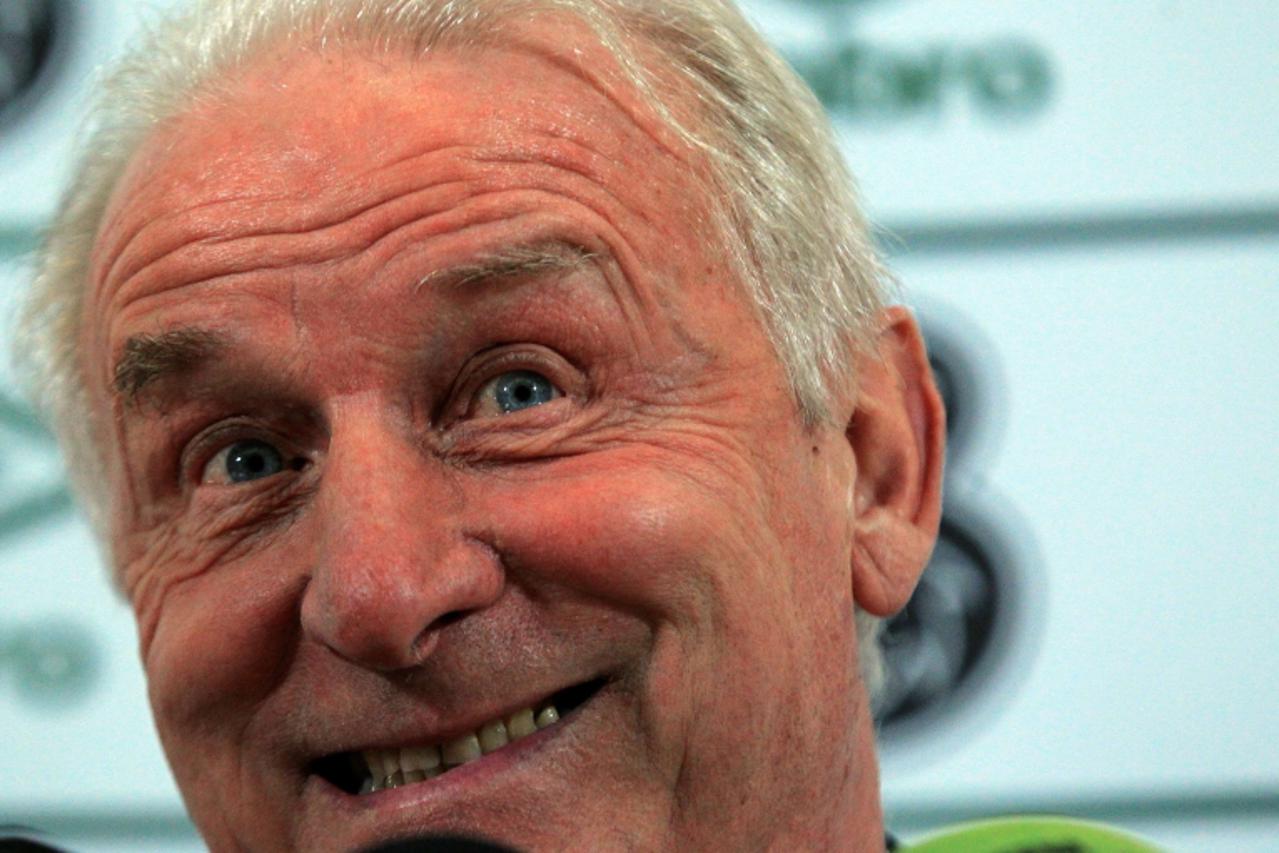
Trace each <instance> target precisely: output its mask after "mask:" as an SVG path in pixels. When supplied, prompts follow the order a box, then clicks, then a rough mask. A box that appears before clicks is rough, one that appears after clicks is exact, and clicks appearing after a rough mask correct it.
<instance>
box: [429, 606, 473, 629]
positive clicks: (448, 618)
mask: <svg viewBox="0 0 1279 853" xmlns="http://www.w3.org/2000/svg"><path fill="white" fill-rule="evenodd" d="M465 615H466V613H465V612H464V611H461V610H450V611H449V612H448V613H445V614H444V615H443V616H439V617H437V618H436V620H435V621H434V622H432V623H431V628H432V629H439V628H447V627H448V626H450V625H452V624H453V623H454V622H458V621H461V619H462V617H463V616H465Z"/></svg>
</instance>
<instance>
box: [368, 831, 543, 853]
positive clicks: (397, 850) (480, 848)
mask: <svg viewBox="0 0 1279 853" xmlns="http://www.w3.org/2000/svg"><path fill="white" fill-rule="evenodd" d="M361 853H519V851H518V850H516V849H515V848H514V847H507V846H506V845H505V844H498V843H497V842H496V841H489V840H488V839H487V838H480V837H478V836H475V835H451V834H447V833H429V834H426V835H411V836H408V837H406V838H397V839H395V840H394V841H383V842H380V843H378V844H375V845H373V846H372V847H365V848H364V849H363V850H362V851H361Z"/></svg>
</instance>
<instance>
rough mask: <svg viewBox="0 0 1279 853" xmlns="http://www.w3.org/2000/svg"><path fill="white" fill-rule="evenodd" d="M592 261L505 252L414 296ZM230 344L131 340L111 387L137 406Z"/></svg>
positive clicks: (536, 249)
mask: <svg viewBox="0 0 1279 853" xmlns="http://www.w3.org/2000/svg"><path fill="white" fill-rule="evenodd" d="M595 257H596V255H595V254H594V253H592V252H589V251H587V250H586V249H584V248H582V247H581V246H578V245H576V244H573V243H569V242H565V241H562V240H553V241H548V242H544V243H534V244H531V245H526V246H521V245H515V246H509V247H506V248H503V249H499V250H496V251H494V252H491V253H489V254H486V255H484V256H482V257H480V258H479V259H478V260H475V261H471V262H468V263H464V264H459V265H457V266H453V267H448V268H446V269H442V270H438V271H436V272H433V273H430V274H429V275H426V276H424V277H423V278H421V279H420V280H419V281H418V282H417V284H416V286H415V287H414V289H413V290H414V292H415V293H416V292H418V291H420V290H421V289H422V288H424V287H445V288H453V287H462V286H465V285H468V284H474V283H476V282H481V281H496V280H501V279H507V278H516V277H520V276H525V275H532V274H537V273H547V272H560V271H567V270H572V269H577V268H578V267H581V266H582V265H584V264H586V263H588V262H590V261H591V260H593V259H594V258H595ZM228 344H229V339H228V337H227V336H225V335H223V334H221V333H218V332H214V331H211V330H208V329H201V328H196V327H185V328H180V329H173V330H170V331H166V332H160V333H158V334H139V335H133V336H131V337H129V338H128V339H127V340H126V341H125V342H124V348H123V350H122V352H121V355H120V360H119V361H118V362H117V363H116V365H115V370H114V371H113V374H112V386H113V387H114V388H115V390H116V393H118V394H120V395H121V396H122V397H124V399H125V401H126V402H127V403H129V404H131V405H132V404H135V403H137V401H138V399H139V398H140V397H141V395H142V392H143V391H144V390H146V388H147V387H148V386H150V385H152V384H154V383H155V382H157V381H159V380H161V379H168V378H172V377H175V376H181V375H183V374H188V373H191V372H193V371H195V370H196V369H198V368H199V367H200V366H201V365H202V364H203V363H205V362H207V361H208V360H210V359H212V358H213V357H215V356H216V355H217V354H218V353H219V352H221V351H222V350H224V349H225V348H226V347H227V346H228Z"/></svg>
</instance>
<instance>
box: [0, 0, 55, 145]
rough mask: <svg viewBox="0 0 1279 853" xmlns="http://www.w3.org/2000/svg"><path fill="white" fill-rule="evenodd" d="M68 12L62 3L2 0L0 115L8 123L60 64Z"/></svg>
mask: <svg viewBox="0 0 1279 853" xmlns="http://www.w3.org/2000/svg"><path fill="white" fill-rule="evenodd" d="M69 9H70V6H69V5H68V4H66V3H65V2H60V1H59V0H0V115H2V116H4V118H5V119H6V120H8V119H10V118H11V117H12V115H13V114H14V113H16V112H17V111H18V110H19V109H20V104H21V103H22V102H23V101H25V100H27V99H28V98H29V97H30V96H32V95H34V94H37V93H38V91H39V90H40V88H41V84H42V82H43V81H44V80H46V79H47V78H48V76H49V72H50V71H51V70H53V68H54V66H55V65H56V64H57V58H58V56H59V50H58V48H59V46H60V45H61V43H62V41H63V37H64V33H65V30H66V28H67V19H68V13H69Z"/></svg>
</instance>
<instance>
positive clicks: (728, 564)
mask: <svg viewBox="0 0 1279 853" xmlns="http://www.w3.org/2000/svg"><path fill="white" fill-rule="evenodd" d="M583 467H585V465H583ZM721 485H722V484H721ZM734 491H735V490H733V489H722V490H721V491H720V494H721V495H724V494H727V495H730V496H731V495H732V494H734ZM482 500H484V501H485V502H486V503H487V505H486V506H484V507H483V515H484V516H486V517H489V518H492V519H496V520H497V521H495V522H494V524H495V525H496V527H495V529H494V531H493V533H494V537H495V540H496V541H497V543H498V545H499V550H500V551H501V552H502V554H503V557H504V559H505V560H506V561H507V564H508V566H509V567H510V569H511V572H512V575H513V576H514V577H513V580H514V581H515V582H518V583H527V584H529V585H531V586H534V587H536V586H537V585H539V584H546V585H548V586H549V587H550V588H551V589H552V590H556V589H562V588H567V589H569V590H571V591H572V592H571V594H575V595H578V596H581V597H582V598H584V599H588V600H592V601H597V602H599V601H602V602H605V603H606V604H608V605H609V606H612V607H614V608H616V609H617V610H619V611H621V612H623V613H626V614H628V615H631V616H634V617H637V618H639V619H641V620H643V621H644V622H645V623H647V624H648V625H649V627H650V631H651V634H652V635H653V636H654V637H655V641H654V643H653V645H652V648H651V649H650V650H649V653H648V657H647V659H646V660H644V661H639V662H637V664H638V665H639V666H640V668H641V671H642V675H643V680H644V691H645V702H646V707H645V709H644V716H645V721H646V725H647V731H646V732H645V734H646V736H647V737H649V738H650V740H651V741H652V742H651V743H650V744H649V746H650V747H651V748H652V749H653V751H655V752H656V753H657V754H660V755H663V756H664V757H665V759H666V760H667V761H669V762H670V763H671V764H678V763H679V762H680V761H682V751H683V750H684V749H685V746H684V743H685V741H687V739H688V737H689V734H690V732H691V731H692V729H693V727H694V726H695V725H697V721H698V718H699V717H700V716H702V715H704V714H708V713H717V712H723V711H724V710H725V709H724V708H722V707H721V708H719V709H718V711H717V710H716V709H715V708H711V707H704V706H715V705H718V704H719V699H720V697H719V696H717V695H716V694H715V693H714V689H713V687H712V686H711V685H713V684H714V683H715V682H716V681H717V680H718V679H719V678H721V677H727V678H731V679H734V681H735V683H737V684H741V685H753V686H755V687H759V688H761V689H768V685H767V683H766V682H767V681H768V679H769V678H770V677H771V676H770V673H769V671H768V670H762V669H761V668H760V666H759V665H760V664H761V663H762V662H763V660H764V658H763V655H764V654H765V653H766V652H765V650H766V649H767V648H768V647H769V645H770V643H769V642H768V637H769V635H770V634H773V633H774V632H776V631H781V630H782V626H781V623H780V622H779V621H778V620H779V618H780V616H781V615H782V614H784V613H787V612H789V608H787V607H786V606H785V605H784V604H783V606H781V607H777V606H775V605H776V604H777V602H770V601H768V599H769V598H772V597H774V592H778V593H780V592H781V591H782V590H783V589H784V586H783V585H780V584H778V582H777V581H778V576H779V573H778V572H777V571H776V569H777V567H778V561H779V560H780V559H781V555H780V553H779V552H778V550H777V547H776V542H775V540H774V539H773V537H772V536H771V533H770V531H769V527H768V525H767V524H766V523H764V520H762V519H759V518H756V517H754V516H753V515H752V513H751V510H750V509H749V505H750V504H749V503H744V504H743V505H741V506H738V505H736V504H734V503H731V502H726V501H725V500H724V499H723V498H722V497H713V496H712V493H711V489H709V488H707V489H702V488H698V487H696V486H695V485H693V483H692V481H690V480H688V479H686V478H685V477H683V476H679V475H675V474H673V473H670V472H665V471H663V470H661V469H659V468H655V467H653V466H651V465H648V466H645V465H634V464H627V465H619V466H618V467H616V468H607V469H602V468H601V469H597V470H594V471H590V472H588V471H581V472H580V473H579V474H577V475H576V476H561V477H556V478H554V479H547V480H545V481H542V482H528V481H527V480H526V481H523V482H521V483H520V484H518V485H516V484H507V485H503V486H501V487H500V488H491V487H490V488H489V489H487V490H486V495H485V497H484V498H483V499H482ZM783 669H784V668H783ZM737 704H738V706H740V708H741V709H745V708H746V707H747V703H746V702H739V703H737ZM730 713H735V711H730Z"/></svg>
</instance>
